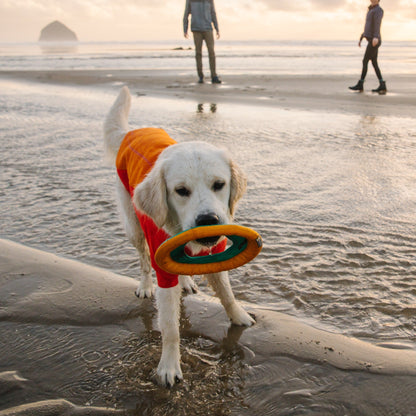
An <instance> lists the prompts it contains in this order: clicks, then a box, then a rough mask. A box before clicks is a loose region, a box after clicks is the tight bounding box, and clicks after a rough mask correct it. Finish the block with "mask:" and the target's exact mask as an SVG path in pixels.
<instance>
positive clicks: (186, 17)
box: [183, 0, 191, 38]
mask: <svg viewBox="0 0 416 416" xmlns="http://www.w3.org/2000/svg"><path fill="white" fill-rule="evenodd" d="M190 14H191V4H190V0H186V4H185V12H184V14H183V35H184V36H185V37H186V38H188V27H189V15H190Z"/></svg>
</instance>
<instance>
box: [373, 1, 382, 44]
mask: <svg viewBox="0 0 416 416" xmlns="http://www.w3.org/2000/svg"><path fill="white" fill-rule="evenodd" d="M383 14H384V12H383V10H382V9H381V8H380V7H377V12H376V13H375V14H374V20H373V46H377V44H378V42H379V41H380V36H381V35H380V29H381V20H382V19H383Z"/></svg>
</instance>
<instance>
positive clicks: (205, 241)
mask: <svg viewBox="0 0 416 416" xmlns="http://www.w3.org/2000/svg"><path fill="white" fill-rule="evenodd" d="M195 224H196V226H197V227H201V226H204V225H218V224H220V219H219V217H218V215H217V214H214V213H209V214H200V215H198V217H197V218H196V220H195ZM220 238H221V236H220V235H216V236H213V237H204V238H198V239H197V240H196V241H197V242H198V243H199V244H202V245H204V246H207V247H211V246H215V245H216V244H217V243H218V241H219V239H220Z"/></svg>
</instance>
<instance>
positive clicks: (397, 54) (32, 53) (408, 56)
mask: <svg viewBox="0 0 416 416" xmlns="http://www.w3.org/2000/svg"><path fill="white" fill-rule="evenodd" d="M357 43H358V40H357V41H356V40H351V41H332V42H331V41H251V42H249V41H246V42H238V41H234V42H232V41H223V40H218V41H216V47H215V51H216V55H217V66H218V69H219V71H220V73H221V74H224V75H232V74H243V75H244V74H247V73H256V74H258V73H265V74H268V73H273V74H282V75H283V74H290V75H294V74H297V75H308V74H310V75H313V74H322V73H327V74H328V75H334V74H348V75H353V74H354V75H359V64H360V60H361V59H362V55H363V53H364V50H365V41H364V42H363V46H362V47H361V48H358V46H357ZM415 48H416V42H414V41H407V42H398V41H395V42H389V41H386V42H383V44H382V49H381V50H380V61H381V63H380V66H381V68H382V70H383V71H384V72H386V73H388V74H408V73H414V71H415V64H416V56H415V52H414V51H415ZM192 49H193V42H191V41H184V40H178V41H166V42H129V43H122V42H120V43H114V42H95V43H94V42H91V43H81V42H80V43H75V44H70V45H67V46H65V47H62V45H60V44H53V43H52V44H43V45H40V44H38V43H18V44H11V43H0V70H22V71H24V70H26V69H31V70H54V69H73V70H79V69H136V68H140V69H149V70H158V69H163V70H172V71H177V72H178V73H184V72H185V73H188V72H192V73H193V72H194V61H195V58H194V51H193V50H192Z"/></svg>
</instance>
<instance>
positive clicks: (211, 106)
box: [196, 103, 217, 114]
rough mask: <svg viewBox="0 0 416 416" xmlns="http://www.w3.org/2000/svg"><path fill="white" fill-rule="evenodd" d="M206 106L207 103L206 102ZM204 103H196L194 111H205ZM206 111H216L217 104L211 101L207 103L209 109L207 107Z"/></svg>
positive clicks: (199, 112) (200, 112)
mask: <svg viewBox="0 0 416 416" xmlns="http://www.w3.org/2000/svg"><path fill="white" fill-rule="evenodd" d="M206 105H207V106H208V104H206ZM204 106H205V104H202V103H200V104H198V105H197V107H196V112H197V113H198V114H202V113H204V112H205V107H204ZM207 111H209V112H211V113H216V112H217V104H214V103H211V104H209V109H208V108H207Z"/></svg>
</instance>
